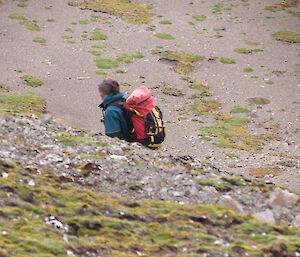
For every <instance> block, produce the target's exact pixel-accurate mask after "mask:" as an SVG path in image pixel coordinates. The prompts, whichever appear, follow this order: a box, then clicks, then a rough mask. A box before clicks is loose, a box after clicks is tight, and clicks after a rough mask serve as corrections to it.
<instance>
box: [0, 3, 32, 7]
mask: <svg viewBox="0 0 300 257" xmlns="http://www.w3.org/2000/svg"><path fill="white" fill-rule="evenodd" d="M0 4H1V2H0ZM17 6H18V7H21V8H25V7H27V6H28V5H27V4H25V3H20V4H17Z"/></svg>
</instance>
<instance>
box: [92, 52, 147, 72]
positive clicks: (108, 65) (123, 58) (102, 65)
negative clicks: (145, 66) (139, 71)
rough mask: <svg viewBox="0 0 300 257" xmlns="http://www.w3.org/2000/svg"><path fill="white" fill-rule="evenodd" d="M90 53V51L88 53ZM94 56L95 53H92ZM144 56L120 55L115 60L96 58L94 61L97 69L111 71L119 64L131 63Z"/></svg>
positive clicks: (137, 54)
mask: <svg viewBox="0 0 300 257" xmlns="http://www.w3.org/2000/svg"><path fill="white" fill-rule="evenodd" d="M90 52H91V51H90ZM93 53H94V54H95V53H96V51H93ZM143 57H144V56H143V55H142V54H141V53H135V54H121V55H118V56H117V57H116V58H115V59H107V58H102V57H96V58H95V59H94V61H95V63H96V66H97V68H99V69H112V68H117V67H119V65H120V64H121V63H133V61H134V59H136V58H138V59H140V58H143Z"/></svg>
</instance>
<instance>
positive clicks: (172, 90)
mask: <svg viewBox="0 0 300 257" xmlns="http://www.w3.org/2000/svg"><path fill="white" fill-rule="evenodd" d="M161 92H162V93H163V94H165V95H172V96H182V95H183V92H182V91H181V90H179V89H177V88H172V87H165V88H162V89H161Z"/></svg>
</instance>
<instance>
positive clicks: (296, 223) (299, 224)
mask: <svg viewBox="0 0 300 257" xmlns="http://www.w3.org/2000/svg"><path fill="white" fill-rule="evenodd" d="M291 225H292V227H294V228H300V213H299V214H298V215H297V216H296V217H295V218H294V219H293V221H292V223H291Z"/></svg>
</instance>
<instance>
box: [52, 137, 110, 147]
mask: <svg viewBox="0 0 300 257" xmlns="http://www.w3.org/2000/svg"><path fill="white" fill-rule="evenodd" d="M55 139H56V140H57V141H58V142H59V143H61V144H64V145H67V146H75V145H79V144H85V145H91V146H107V145H108V144H107V143H105V142H101V141H98V140H95V139H92V138H90V137H84V136H72V135H68V134H66V135H62V136H59V137H55Z"/></svg>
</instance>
